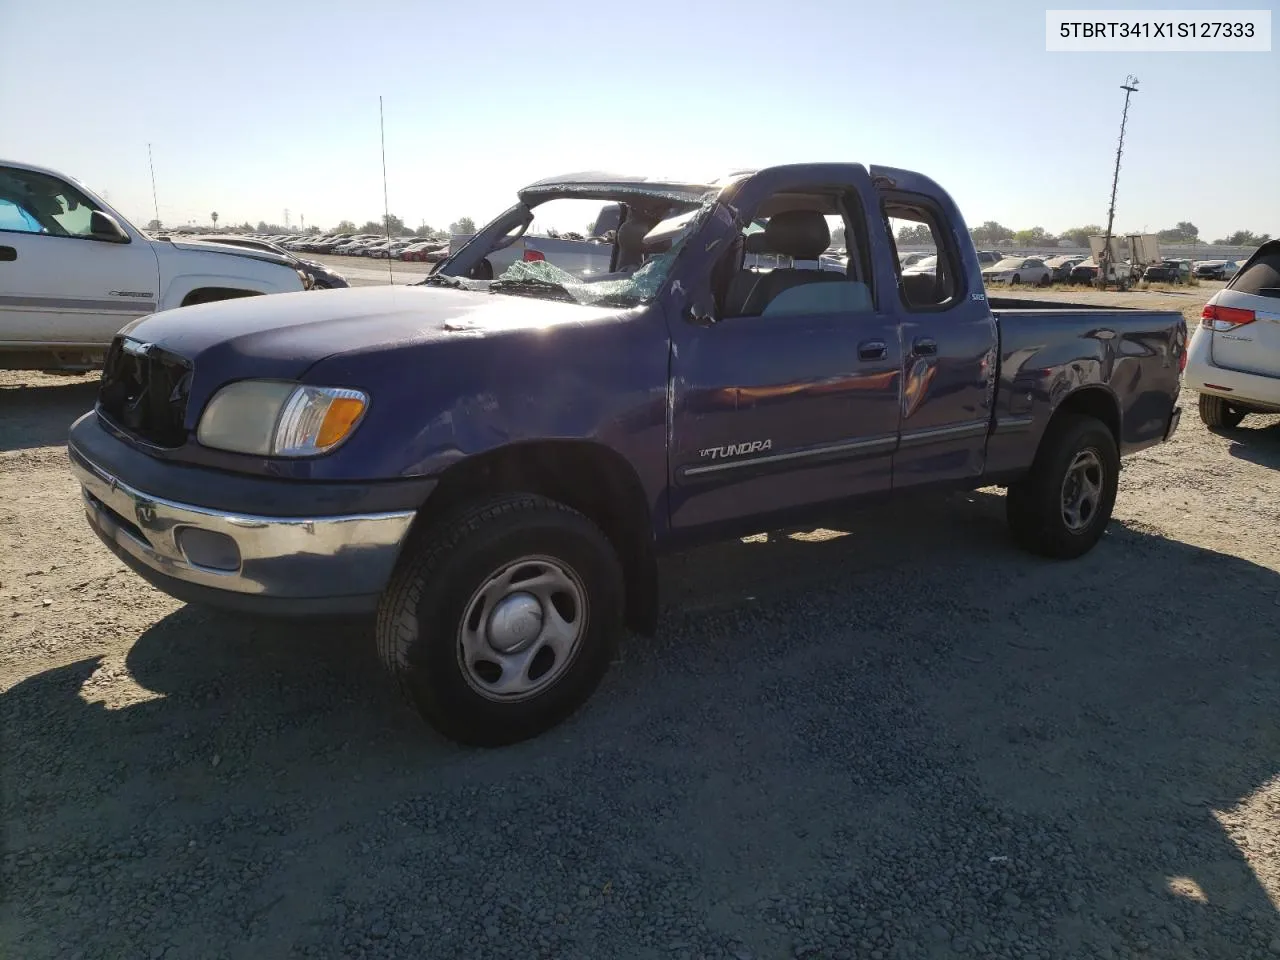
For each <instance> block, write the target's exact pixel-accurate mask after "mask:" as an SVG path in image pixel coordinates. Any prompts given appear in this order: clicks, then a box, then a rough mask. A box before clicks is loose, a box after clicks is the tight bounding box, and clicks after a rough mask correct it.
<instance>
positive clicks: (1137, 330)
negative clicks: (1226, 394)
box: [989, 298, 1187, 472]
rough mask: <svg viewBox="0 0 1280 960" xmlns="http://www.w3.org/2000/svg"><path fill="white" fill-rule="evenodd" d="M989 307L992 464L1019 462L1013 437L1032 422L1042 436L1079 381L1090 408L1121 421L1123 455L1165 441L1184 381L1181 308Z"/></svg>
mask: <svg viewBox="0 0 1280 960" xmlns="http://www.w3.org/2000/svg"><path fill="white" fill-rule="evenodd" d="M990 305H991V308H992V313H993V315H994V316H995V318H996V324H997V327H998V333H999V343H1000V346H999V352H1000V378H999V386H998V389H997V391H996V403H995V406H996V410H995V421H996V428H997V429H996V433H997V435H998V436H997V437H994V438H993V444H992V448H991V458H990V462H989V467H990V468H991V469H992V470H993V471H995V472H999V471H1001V470H1002V469H1006V468H1010V467H1013V466H1014V465H1015V464H1016V463H1017V461H1018V456H1019V454H1018V452H1017V449H1016V448H1017V444H1016V443H1015V442H1013V441H1012V440H1011V439H1009V438H1011V437H1012V436H1016V433H1017V432H1018V431H1020V430H1025V431H1029V432H1030V433H1031V434H1032V435H1033V436H1032V438H1031V439H1032V440H1033V441H1035V442H1038V439H1039V433H1040V432H1041V431H1042V430H1043V429H1044V425H1045V423H1046V422H1047V413H1048V411H1051V410H1052V409H1054V408H1055V407H1056V405H1057V403H1058V402H1059V401H1060V399H1061V398H1062V397H1065V396H1068V395H1070V394H1072V393H1073V392H1075V391H1076V390H1077V389H1081V388H1082V387H1083V388H1084V389H1088V390H1090V391H1093V392H1094V394H1096V400H1097V404H1096V408H1095V409H1094V410H1093V412H1094V413H1095V414H1096V415H1098V416H1099V418H1100V419H1102V420H1104V422H1109V423H1110V424H1111V425H1112V427H1113V428H1114V429H1115V432H1116V435H1117V440H1118V443H1119V447H1120V451H1121V453H1122V454H1126V453H1132V452H1134V451H1136V450H1140V449H1142V448H1144V447H1147V446H1150V445H1152V444H1155V443H1159V442H1160V441H1161V440H1163V439H1164V437H1165V434H1166V431H1167V428H1168V426H1169V423H1170V417H1171V416H1172V414H1173V408H1174V406H1175V405H1176V403H1177V398H1178V394H1179V391H1180V389H1181V363H1180V361H1181V358H1182V357H1183V356H1185V344H1186V341H1187V325H1186V320H1185V319H1184V318H1183V316H1182V314H1180V313H1178V312H1177V311H1175V310H1141V309H1135V308H1132V307H1115V308H1106V307H1102V308H1100V307H1097V306H1094V305H1087V304H1072V303H1059V302H1050V301H1038V300H1032V299H1026V300H1023V299H1014V298H995V299H992V300H991V301H990ZM1023 442H1024V443H1025V441H1023ZM1025 449H1026V448H1025V447H1024V448H1023V450H1022V451H1021V453H1022V455H1023V456H1025ZM1031 449H1034V443H1033V444H1032V445H1031Z"/></svg>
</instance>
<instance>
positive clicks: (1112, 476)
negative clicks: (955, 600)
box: [1005, 414, 1120, 559]
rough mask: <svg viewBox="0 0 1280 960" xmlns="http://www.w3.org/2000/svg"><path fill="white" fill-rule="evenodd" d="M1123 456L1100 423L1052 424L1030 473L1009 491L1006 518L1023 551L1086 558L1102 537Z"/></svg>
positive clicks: (1074, 418) (1071, 417) (1070, 420)
mask: <svg viewBox="0 0 1280 960" xmlns="http://www.w3.org/2000/svg"><path fill="white" fill-rule="evenodd" d="M1119 477H1120V454H1119V451H1118V450H1117V449H1116V441H1115V438H1114V437H1113V436H1112V435H1111V431H1110V430H1108V429H1107V427H1106V425H1105V424H1104V423H1102V421H1100V420H1098V419H1097V418H1095V417H1089V416H1083V415H1079V414H1064V415H1062V416H1060V417H1057V418H1055V419H1054V421H1053V422H1052V423H1050V425H1049V430H1048V432H1046V434H1045V437H1044V439H1043V440H1041V442H1040V449H1039V450H1038V451H1037V452H1036V458H1035V462H1034V463H1033V464H1032V467H1031V471H1030V472H1029V473H1028V474H1027V476H1026V477H1025V478H1024V479H1023V480H1021V481H1020V482H1019V483H1017V484H1015V485H1014V486H1012V487H1010V488H1009V495H1008V497H1007V498H1006V500H1005V513H1006V516H1007V518H1008V521H1009V527H1010V529H1011V530H1012V532H1013V536H1014V539H1015V540H1016V541H1017V542H1018V543H1019V544H1020V545H1021V546H1022V547H1024V548H1025V549H1027V550H1030V551H1032V552H1033V553H1039V554H1041V555H1043V556H1046V557H1054V558H1056V559H1072V558H1074V557H1079V556H1082V555H1083V554H1085V553H1088V552H1089V550H1091V549H1092V548H1093V546H1094V545H1095V544H1096V543H1097V542H1098V540H1100V539H1101V538H1102V534H1103V533H1104V532H1105V531H1106V527H1107V523H1108V521H1109V520H1110V519H1111V511H1112V509H1113V508H1114V507H1115V502H1116V489H1117V487H1118V486H1119Z"/></svg>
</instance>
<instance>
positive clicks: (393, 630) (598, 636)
mask: <svg viewBox="0 0 1280 960" xmlns="http://www.w3.org/2000/svg"><path fill="white" fill-rule="evenodd" d="M525 557H540V558H548V559H549V560H551V561H554V562H555V563H556V564H559V565H561V566H562V567H563V568H565V569H567V570H568V571H569V572H570V576H571V577H575V578H576V581H575V582H576V584H578V585H579V586H580V587H581V588H582V589H581V595H582V600H583V603H582V605H581V608H580V609H578V610H576V617H582V618H585V621H584V622H582V623H581V625H580V626H579V628H578V629H579V631H580V632H579V634H578V636H580V638H581V639H580V640H579V641H578V642H577V646H576V648H575V650H574V651H573V652H572V653H571V654H570V655H569V656H568V657H567V658H566V659H565V661H564V665H563V667H560V666H559V664H558V663H557V665H556V666H554V667H551V668H548V671H547V674H550V671H551V670H553V669H559V670H562V671H563V672H559V673H558V674H557V675H556V676H555V677H554V679H552V680H550V681H548V682H549V685H548V686H546V687H545V688H544V689H543V690H541V691H540V692H537V693H536V694H531V695H530V696H529V698H528V699H522V700H514V701H512V700H505V701H503V700H495V699H492V698H491V697H490V696H486V695H484V694H483V693H481V692H478V690H477V688H476V685H475V684H476V683H477V679H476V677H477V673H476V670H477V668H474V667H473V668H470V670H469V669H468V668H467V667H465V666H464V665H463V663H462V659H463V657H462V654H461V650H462V649H463V640H462V630H463V627H464V618H467V617H468V613H469V612H471V613H473V614H474V613H476V612H477V611H478V604H479V601H476V594H477V591H479V590H480V589H481V587H482V585H484V584H485V583H486V581H490V582H491V578H493V577H494V575H495V574H496V573H497V572H499V571H502V570H503V569H504V568H510V567H511V566H512V565H514V564H515V563H516V562H517V561H520V560H521V559H522V558H525ZM526 596H527V594H526ZM473 601H476V602H473ZM623 607H624V586H623V574H622V566H621V564H620V562H619V560H618V556H617V554H616V552H615V551H614V549H613V547H612V545H611V544H610V543H609V541H608V539H607V538H606V537H605V536H604V534H603V533H601V532H600V530H599V528H597V527H596V525H595V524H593V523H592V522H591V521H590V520H588V519H587V518H586V517H584V516H583V515H582V514H580V513H578V512H577V511H575V510H572V509H570V508H569V507H567V506H564V505H563V504H560V503H556V502H555V501H552V500H548V499H546V498H544V497H540V496H534V495H532V494H511V495H506V496H502V497H498V498H495V499H491V500H486V501H482V502H477V503H474V504H470V505H467V506H466V507H464V508H462V509H460V510H459V511H456V512H454V513H453V514H451V515H450V516H448V517H446V518H444V519H443V520H442V521H441V522H439V523H437V524H436V525H434V526H432V527H431V528H429V529H428V530H424V531H422V533H421V535H420V536H415V537H414V539H413V540H412V541H411V542H410V543H409V544H407V545H406V547H405V552H404V555H403V556H402V557H401V560H400V563H399V565H398V567H397V568H396V571H395V573H394V574H393V575H392V578H391V583H390V585H389V586H388V588H387V591H386V593H385V594H384V595H383V598H382V603H381V605H380V607H379V610H378V621H377V640H378V653H379V656H380V657H381V659H382V663H383V665H384V666H385V667H386V669H387V670H388V672H389V673H390V674H391V676H392V678H393V680H394V681H395V682H396V685H397V686H398V687H399V689H400V692H401V693H402V694H403V695H404V696H405V698H406V699H407V700H408V701H409V703H411V704H412V705H413V706H414V707H416V708H417V710H418V712H419V713H420V714H421V715H422V717H423V718H424V719H425V720H426V721H427V722H428V723H429V724H431V726H433V727H435V728H436V729H437V730H438V731H440V733H442V734H444V735H445V736H446V737H448V738H450V739H451V740H455V741H457V742H459V743H463V744H467V745H470V746H484V747H496V746H503V745H506V744H511V743H516V742H518V741H521V740H526V739H529V738H531V737H535V736H537V735H538V734H540V733H543V732H544V731H546V730H548V729H550V728H551V727H553V726H555V725H556V724H558V723H560V722H561V721H562V720H564V719H565V718H566V717H568V716H569V715H570V714H572V713H573V712H574V711H575V710H577V709H578V708H579V707H580V706H581V705H582V704H583V703H584V702H585V701H586V700H587V699H588V698H589V697H590V696H591V694H592V693H593V692H594V691H595V689H596V687H597V686H598V685H599V683H600V680H601V678H603V676H604V674H605V671H606V670H607V669H608V666H609V663H610V661H611V660H612V658H613V654H614V651H615V650H616V645H617V641H618V638H619V636H620V635H621V633H622V623H623V616H622V614H623ZM488 609H489V612H492V607H489V608H488ZM471 620H472V621H473V622H476V623H477V624H479V623H482V622H485V623H487V615H486V617H477V616H472V617H471ZM543 620H544V617H541V616H540V617H538V623H539V624H541V623H542V622H543ZM573 622H574V623H578V622H579V621H578V620H577V619H576V618H575V619H574V620H573ZM474 629H477V628H473V630H474ZM486 629H487V627H486ZM539 629H541V628H539ZM531 649H532V648H531ZM535 662H536V658H535V660H534V661H531V663H530V668H529V670H530V671H532V668H533V664H534V663H535ZM529 675H530V673H528V672H526V673H525V674H524V676H529Z"/></svg>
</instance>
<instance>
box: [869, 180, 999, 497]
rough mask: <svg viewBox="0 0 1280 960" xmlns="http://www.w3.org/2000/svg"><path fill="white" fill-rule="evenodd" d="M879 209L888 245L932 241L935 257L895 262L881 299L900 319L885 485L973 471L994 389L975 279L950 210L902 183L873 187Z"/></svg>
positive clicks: (958, 477)
mask: <svg viewBox="0 0 1280 960" xmlns="http://www.w3.org/2000/svg"><path fill="white" fill-rule="evenodd" d="M873 172H874V171H873ZM947 206H948V207H950V203H949V201H948V203H947ZM880 212H881V223H880V229H881V230H883V231H884V233H885V235H886V236H887V238H888V240H889V242H890V243H896V242H899V241H910V242H914V243H932V244H933V246H934V249H935V250H936V251H937V255H938V260H937V265H936V268H935V272H934V274H933V275H927V274H925V275H920V274H916V275H907V276H903V274H902V270H901V268H898V269H897V277H896V279H897V289H896V290H893V291H889V294H890V296H889V297H887V298H886V300H887V301H888V302H890V303H891V304H892V307H891V309H892V310H893V311H894V312H895V313H896V314H897V317H898V319H899V323H898V324H897V328H898V332H899V335H900V337H901V340H900V351H901V353H900V355H901V357H902V408H901V427H900V430H901V437H900V440H899V445H898V452H897V454H896V456H895V458H894V463H893V486H894V489H901V488H908V487H918V486H922V485H926V484H931V483H948V482H955V481H963V480H967V479H969V478H972V477H976V476H978V475H979V474H981V473H982V470H983V465H984V462H985V454H986V441H987V432H988V429H989V426H990V423H991V404H992V401H993V399H994V397H995V377H996V368H997V365H998V364H997V356H996V352H997V336H996V327H995V319H994V318H993V317H992V315H991V310H990V307H989V306H988V304H987V300H986V295H985V292H984V291H983V288H982V286H981V281H980V279H978V278H977V276H976V275H975V276H973V277H970V276H968V275H967V274H968V273H969V271H968V270H967V268H966V265H965V263H964V261H963V258H962V256H961V247H960V241H959V240H958V238H957V236H956V234H955V232H954V231H953V230H952V228H951V225H952V224H953V223H957V222H960V221H959V220H958V213H955V212H954V211H953V210H951V209H947V208H944V206H943V202H942V201H941V200H940V199H939V198H937V197H935V196H933V195H932V194H929V193H925V192H924V191H923V190H921V191H920V192H912V191H911V190H910V187H909V185H907V186H905V187H904V186H903V185H901V184H898V185H896V187H895V188H894V189H888V190H882V192H881V209H880ZM966 240H967V238H966ZM890 262H891V263H892V264H894V265H896V264H897V262H898V260H897V257H896V256H895V257H893V258H892V259H891V261H890Z"/></svg>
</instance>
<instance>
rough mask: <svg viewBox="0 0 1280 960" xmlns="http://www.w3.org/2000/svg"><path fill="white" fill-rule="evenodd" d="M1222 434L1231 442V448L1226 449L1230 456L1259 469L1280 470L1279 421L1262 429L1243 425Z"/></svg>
mask: <svg viewBox="0 0 1280 960" xmlns="http://www.w3.org/2000/svg"><path fill="white" fill-rule="evenodd" d="M1255 419H1256V418H1255ZM1222 434H1223V436H1226V437H1229V438H1230V440H1231V446H1229V447H1228V448H1227V452H1228V453H1229V454H1231V456H1233V457H1235V458H1236V459H1238V460H1248V461H1249V462H1250V463H1256V464H1257V465H1258V466H1260V467H1270V468H1271V469H1272V470H1280V419H1276V420H1274V422H1272V423H1271V424H1269V425H1267V426H1262V427H1258V426H1253V425H1251V424H1245V425H1244V426H1241V427H1238V428H1236V429H1235V430H1229V431H1222Z"/></svg>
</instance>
